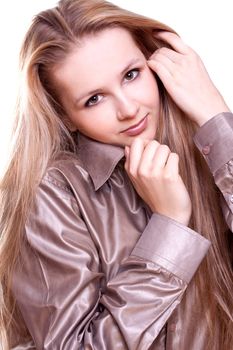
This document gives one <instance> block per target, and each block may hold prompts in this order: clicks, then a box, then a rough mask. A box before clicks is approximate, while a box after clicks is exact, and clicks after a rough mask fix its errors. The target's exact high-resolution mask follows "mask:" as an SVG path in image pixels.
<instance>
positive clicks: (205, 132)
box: [194, 112, 233, 231]
mask: <svg viewBox="0 0 233 350" xmlns="http://www.w3.org/2000/svg"><path fill="white" fill-rule="evenodd" d="M194 141H195V143H196V145H197V147H198V149H199V150H200V152H201V153H202V155H203V157H204V158H205V160H206V162H207V164H208V166H209V168H210V170H211V172H212V174H213V177H214V181H215V183H216V185H217V186H218V188H219V189H220V191H221V193H222V195H223V198H224V200H223V201H222V209H223V214H224V217H225V220H226V222H227V224H228V226H229V228H230V229H231V231H233V114H232V113H230V112H224V113H220V114H218V115H216V116H214V117H213V118H212V119H210V120H209V121H208V122H207V123H205V124H204V125H203V126H202V127H201V128H200V129H199V130H198V132H197V133H196V135H195V137H194Z"/></svg>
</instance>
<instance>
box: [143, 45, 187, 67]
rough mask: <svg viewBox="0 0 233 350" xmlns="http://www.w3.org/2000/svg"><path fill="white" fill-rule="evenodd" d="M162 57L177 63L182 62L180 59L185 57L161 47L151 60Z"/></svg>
mask: <svg viewBox="0 0 233 350" xmlns="http://www.w3.org/2000/svg"><path fill="white" fill-rule="evenodd" d="M158 54H159V55H160V56H161V57H166V58H167V59H169V60H170V61H172V62H174V63H177V62H179V61H180V58H181V57H183V55H182V54H180V53H178V52H176V51H174V50H171V49H168V48H167V47H161V48H160V49H157V50H156V51H155V52H154V53H153V55H151V56H150V58H149V59H150V60H153V59H154V58H156V57H157V55H158Z"/></svg>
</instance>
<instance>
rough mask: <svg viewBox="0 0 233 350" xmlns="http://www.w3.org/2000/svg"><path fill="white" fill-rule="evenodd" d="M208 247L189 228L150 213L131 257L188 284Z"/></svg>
mask: <svg viewBox="0 0 233 350" xmlns="http://www.w3.org/2000/svg"><path fill="white" fill-rule="evenodd" d="M209 247H210V242H209V241H208V240H207V239H205V238H204V237H202V236H201V235H199V234H198V233H196V232H195V231H193V230H191V229H190V228H188V227H186V226H184V225H182V224H180V223H178V222H177V221H175V220H173V219H170V218H168V217H166V216H163V215H160V214H153V215H152V217H151V219H150V221H149V223H148V225H147V226H146V229H145V230H144V232H143V233H142V235H141V237H140V239H139V241H138V242H137V244H136V246H135V248H134V249H133V251H132V253H131V255H135V256H138V257H140V258H143V259H148V260H150V261H153V262H154V263H156V264H158V265H160V266H162V267H164V268H165V269H166V270H168V271H170V272H171V273H173V274H174V275H176V276H178V277H179V278H181V279H182V280H184V281H186V282H187V283H188V282H189V281H190V280H191V279H192V277H193V275H194V274H195V272H196V270H197V268H198V267H199V265H200V263H201V261H202V260H203V258H204V257H205V255H206V253H207V251H208V249H209Z"/></svg>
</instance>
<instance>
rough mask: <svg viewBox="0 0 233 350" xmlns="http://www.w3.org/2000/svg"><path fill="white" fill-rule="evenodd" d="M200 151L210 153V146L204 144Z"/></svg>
mask: <svg viewBox="0 0 233 350" xmlns="http://www.w3.org/2000/svg"><path fill="white" fill-rule="evenodd" d="M202 153H203V154H205V155H207V154H209V153H210V146H209V145H206V146H205V147H203V148H202Z"/></svg>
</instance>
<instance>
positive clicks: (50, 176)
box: [39, 152, 92, 197]
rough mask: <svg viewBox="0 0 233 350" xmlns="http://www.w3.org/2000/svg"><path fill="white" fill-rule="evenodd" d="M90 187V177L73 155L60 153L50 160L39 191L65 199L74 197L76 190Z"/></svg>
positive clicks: (75, 155)
mask: <svg viewBox="0 0 233 350" xmlns="http://www.w3.org/2000/svg"><path fill="white" fill-rule="evenodd" d="M83 186H85V187H87V186H88V187H89V186H92V184H91V181H90V177H89V175H88V173H87V171H86V170H85V169H84V167H83V165H82V162H81V160H80V159H79V158H78V156H77V154H75V153H65V152H63V153H60V154H59V155H58V156H57V157H56V159H54V160H52V161H51V162H50V163H49V165H48V167H47V170H46V172H45V174H44V176H43V178H42V180H41V183H40V185H39V189H41V190H43V189H44V190H45V191H46V192H48V191H50V192H54V194H56V195H59V196H65V197H67V196H68V197H70V196H71V197H76V192H77V189H79V188H81V187H83Z"/></svg>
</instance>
